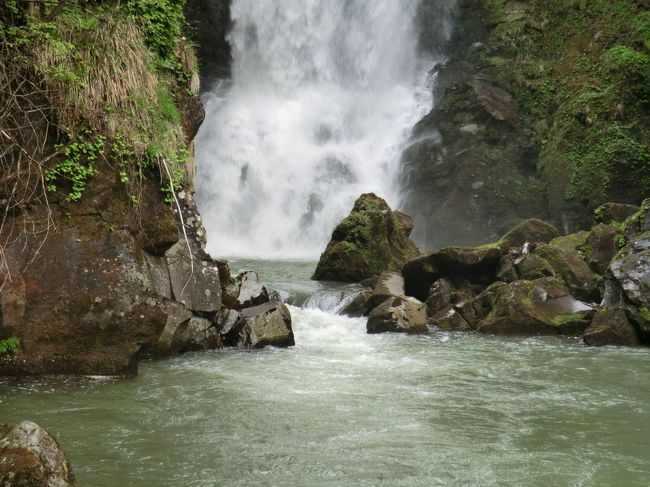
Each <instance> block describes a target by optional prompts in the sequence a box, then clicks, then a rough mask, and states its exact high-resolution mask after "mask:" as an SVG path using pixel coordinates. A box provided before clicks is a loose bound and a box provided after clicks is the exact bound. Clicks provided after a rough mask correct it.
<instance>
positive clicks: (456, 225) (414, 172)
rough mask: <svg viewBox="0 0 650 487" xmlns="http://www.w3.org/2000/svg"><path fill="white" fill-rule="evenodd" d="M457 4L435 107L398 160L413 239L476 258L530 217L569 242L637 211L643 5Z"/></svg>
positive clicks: (646, 16)
mask: <svg viewBox="0 0 650 487" xmlns="http://www.w3.org/2000/svg"><path fill="white" fill-rule="evenodd" d="M458 5H459V10H458V15H457V19H456V22H455V27H454V28H455V34H454V36H453V38H452V40H451V41H450V43H449V45H448V49H447V51H448V53H449V57H448V61H447V62H446V63H445V64H444V65H441V66H439V67H438V68H437V71H436V72H437V88H436V99H437V100H438V103H437V105H436V106H435V107H434V109H433V110H432V112H431V113H430V114H428V115H427V116H426V117H424V118H423V119H422V120H421V121H420V122H419V123H418V124H417V125H416V127H415V128H414V130H413V137H412V144H411V146H410V147H409V148H407V150H406V151H405V152H404V154H403V173H402V185H403V187H404V190H405V192H406V204H405V205H404V210H405V211H406V212H408V213H410V214H412V215H413V217H414V220H415V227H416V230H415V235H414V236H415V240H416V241H418V243H421V244H422V245H423V246H425V247H428V248H436V247H441V246H444V245H451V244H464V245H476V244H479V243H485V242H489V241H491V240H494V239H495V238H498V236H499V235H501V234H503V233H504V232H505V231H506V230H507V229H508V228H510V227H511V226H512V225H514V224H515V223H516V222H517V221H519V220H520V219H521V218H528V217H531V216H534V217H537V218H541V219H545V220H548V221H551V222H552V223H553V224H555V225H556V226H557V227H558V228H559V229H560V230H562V231H563V233H570V232H575V231H577V230H587V229H588V228H589V226H590V224H591V217H592V213H593V211H594V209H595V208H597V207H598V206H600V205H602V204H604V203H606V202H610V201H611V202H617V203H627V204H633V205H639V204H640V203H641V201H642V199H643V198H644V197H647V195H648V194H650V136H649V134H650V98H649V96H650V91H649V90H650V88H649V87H650V11H649V10H648V5H647V2H639V1H634V0H612V1H609V0H607V1H606V0H588V1H586V0H568V1H562V2H550V1H541V0H531V1H525V2H523V1H518V0H464V1H460V2H459V3H458ZM434 229H435V231H434Z"/></svg>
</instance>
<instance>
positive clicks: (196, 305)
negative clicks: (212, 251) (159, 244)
mask: <svg viewBox="0 0 650 487" xmlns="http://www.w3.org/2000/svg"><path fill="white" fill-rule="evenodd" d="M165 259H166V261H167V266H168V268H169V277H170V281H171V286H172V292H173V295H174V299H175V300H176V301H178V302H179V303H182V304H184V305H185V306H186V307H187V308H188V309H191V310H193V311H198V312H204V313H209V312H216V311H218V310H219V309H220V308H221V282H220V280H219V269H218V268H217V266H216V265H215V264H214V263H212V262H210V261H199V260H197V259H196V258H195V257H194V256H192V257H190V250H189V249H188V246H187V242H186V241H185V240H180V241H179V242H178V243H176V244H175V245H174V246H173V247H172V248H170V249H169V250H168V251H167V253H166V254H165ZM192 259H194V261H193V262H192Z"/></svg>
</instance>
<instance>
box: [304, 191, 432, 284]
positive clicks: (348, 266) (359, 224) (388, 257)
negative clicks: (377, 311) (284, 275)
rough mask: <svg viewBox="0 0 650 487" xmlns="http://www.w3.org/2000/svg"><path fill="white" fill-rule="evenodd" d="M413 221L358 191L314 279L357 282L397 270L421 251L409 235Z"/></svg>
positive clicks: (371, 194)
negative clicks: (359, 193) (357, 197)
mask: <svg viewBox="0 0 650 487" xmlns="http://www.w3.org/2000/svg"><path fill="white" fill-rule="evenodd" d="M411 229H412V223H411V220H410V218H408V216H407V215H405V214H403V213H399V212H397V213H396V212H394V211H392V210H391V209H390V207H389V206H388V204H387V203H386V202H385V201H384V200H383V199H382V198H380V197H378V196H376V195H375V194H373V193H367V194H364V195H361V196H360V197H359V199H357V201H356V202H355V203H354V208H353V209H352V211H351V212H350V214H349V215H348V216H347V217H346V218H344V219H343V220H342V221H341V222H340V223H339V224H338V225H337V226H336V228H335V229H334V232H333V233H332V239H331V241H330V242H329V244H328V245H327V248H326V249H325V252H323V254H322V255H321V257H320V260H319V262H318V265H317V266H316V271H315V272H314V275H313V279H315V280H319V281H341V282H359V281H362V280H363V279H366V278H369V277H373V276H377V275H379V274H381V273H382V272H384V271H395V270H399V269H400V268H401V267H402V265H404V263H405V262H407V261H408V260H409V259H412V258H414V257H416V256H417V255H418V254H419V253H420V252H419V250H418V248H417V247H416V246H415V244H414V243H413V242H412V241H411V240H410V239H409V235H410V230H411Z"/></svg>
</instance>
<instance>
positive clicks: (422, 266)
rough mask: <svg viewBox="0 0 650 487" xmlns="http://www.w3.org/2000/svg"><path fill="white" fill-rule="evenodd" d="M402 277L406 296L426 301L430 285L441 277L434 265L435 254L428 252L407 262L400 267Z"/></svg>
mask: <svg viewBox="0 0 650 487" xmlns="http://www.w3.org/2000/svg"><path fill="white" fill-rule="evenodd" d="M402 276H404V286H405V289H406V294H407V295H408V296H414V297H416V298H417V299H420V300H426V299H427V295H428V292H429V289H430V288H431V285H432V284H433V283H434V281H435V280H436V279H438V278H439V277H441V276H442V273H441V272H440V270H439V269H438V266H437V264H436V253H435V252H429V253H428V254H424V255H421V256H419V257H416V258H415V259H413V260H410V261H408V262H407V263H406V264H404V267H402Z"/></svg>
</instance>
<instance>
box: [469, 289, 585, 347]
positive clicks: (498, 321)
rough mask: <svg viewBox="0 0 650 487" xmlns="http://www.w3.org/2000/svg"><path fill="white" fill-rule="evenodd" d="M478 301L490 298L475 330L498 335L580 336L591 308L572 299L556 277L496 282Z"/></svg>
mask: <svg viewBox="0 0 650 487" xmlns="http://www.w3.org/2000/svg"><path fill="white" fill-rule="evenodd" d="M477 300H479V301H481V300H487V301H489V309H490V311H489V312H488V314H487V315H486V316H485V317H484V318H482V319H480V321H479V322H478V324H477V330H478V331H479V332H481V333H491V334H498V335H556V334H562V335H572V336H575V335H580V334H581V333H582V332H583V331H584V329H585V328H586V327H587V326H588V325H589V323H590V321H591V320H590V319H591V316H592V315H593V310H592V308H591V307H590V306H588V305H586V304H585V303H583V302H581V301H579V300H577V299H576V298H574V297H573V296H572V295H571V294H570V292H569V290H568V288H567V286H566V285H565V284H564V283H563V282H562V281H561V280H559V279H557V278H549V277H547V278H543V279H537V280H534V281H515V282H512V283H509V284H498V285H495V286H493V287H491V288H489V289H487V290H486V291H485V292H484V296H479V297H478V298H477Z"/></svg>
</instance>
